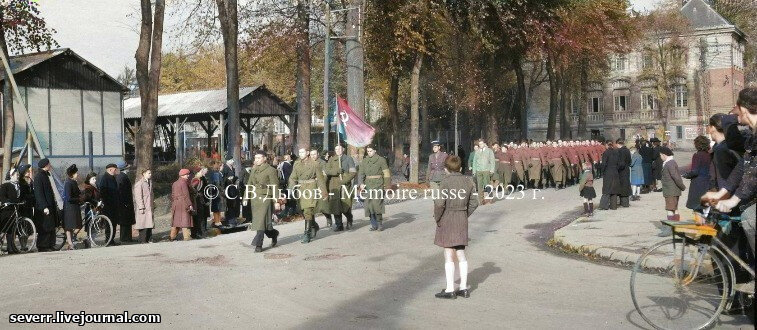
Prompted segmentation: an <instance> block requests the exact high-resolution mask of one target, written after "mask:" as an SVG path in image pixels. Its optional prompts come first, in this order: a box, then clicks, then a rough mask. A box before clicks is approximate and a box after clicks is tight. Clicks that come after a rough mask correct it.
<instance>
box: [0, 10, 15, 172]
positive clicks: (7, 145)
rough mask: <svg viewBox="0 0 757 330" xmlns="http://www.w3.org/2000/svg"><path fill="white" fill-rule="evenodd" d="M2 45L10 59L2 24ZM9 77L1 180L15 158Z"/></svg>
mask: <svg viewBox="0 0 757 330" xmlns="http://www.w3.org/2000/svg"><path fill="white" fill-rule="evenodd" d="M3 19H4V14H3V12H2V11H0V22H2V21H3ZM0 47H2V48H3V52H5V56H7V57H8V61H10V54H8V44H7V41H6V40H5V29H4V28H3V27H2V26H0ZM12 88H13V87H12V86H11V84H10V80H9V79H5V81H4V82H3V133H2V135H3V136H2V139H3V167H2V175H0V182H3V181H5V173H8V170H10V167H11V159H12V158H13V133H14V132H15V130H16V119H15V117H14V114H13V90H12Z"/></svg>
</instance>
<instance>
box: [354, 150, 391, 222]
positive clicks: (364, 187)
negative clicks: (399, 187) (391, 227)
mask: <svg viewBox="0 0 757 330" xmlns="http://www.w3.org/2000/svg"><path fill="white" fill-rule="evenodd" d="M365 151H366V154H367V155H366V157H365V158H363V161H362V162H360V167H359V168H358V179H359V180H360V182H362V184H361V185H360V190H361V191H364V192H363V196H365V197H366V198H365V202H364V205H365V216H367V217H369V218H370V220H371V228H370V229H369V230H370V231H376V230H377V231H382V230H384V226H383V214H384V210H385V208H384V190H385V189H391V183H392V176H391V173H390V172H389V166H388V165H387V164H386V159H385V158H384V157H381V156H379V155H377V154H376V149H374V148H373V146H372V145H369V146H366V147H365Z"/></svg>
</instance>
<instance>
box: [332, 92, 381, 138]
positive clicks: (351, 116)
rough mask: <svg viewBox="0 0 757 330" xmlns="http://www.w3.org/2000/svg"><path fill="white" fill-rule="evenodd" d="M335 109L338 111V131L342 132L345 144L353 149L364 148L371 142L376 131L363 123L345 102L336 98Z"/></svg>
mask: <svg viewBox="0 0 757 330" xmlns="http://www.w3.org/2000/svg"><path fill="white" fill-rule="evenodd" d="M336 103H337V109H338V111H339V117H338V118H337V120H338V121H339V126H341V127H340V131H343V132H344V136H345V137H344V140H345V141H346V142H347V144H349V145H351V146H355V147H358V148H360V147H365V146H367V145H368V144H370V143H371V140H373V135H374V134H375V133H376V130H375V129H374V128H373V127H371V125H368V124H367V123H366V122H364V121H363V119H362V118H360V116H358V114H356V113H355V111H353V110H352V108H350V105H349V104H347V100H345V99H343V98H341V97H338V96H337V99H336Z"/></svg>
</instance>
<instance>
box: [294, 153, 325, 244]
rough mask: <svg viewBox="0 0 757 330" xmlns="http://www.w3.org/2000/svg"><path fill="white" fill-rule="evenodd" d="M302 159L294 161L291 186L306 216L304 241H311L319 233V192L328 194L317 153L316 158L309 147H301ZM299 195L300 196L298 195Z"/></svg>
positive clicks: (322, 196)
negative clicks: (316, 218) (309, 150)
mask: <svg viewBox="0 0 757 330" xmlns="http://www.w3.org/2000/svg"><path fill="white" fill-rule="evenodd" d="M299 156H300V159H299V160H297V161H295V162H294V169H292V175H290V176H289V187H292V188H293V190H296V192H295V194H296V195H295V197H296V198H297V199H298V201H299V203H300V210H302V215H303V217H305V232H304V233H303V235H302V243H310V241H311V240H312V239H313V238H315V235H316V234H318V229H320V228H319V227H318V223H317V222H315V212H316V211H317V209H316V207H317V206H318V197H319V196H318V192H317V191H319V190H320V193H321V194H322V195H321V196H320V197H321V198H326V196H328V195H327V194H326V193H325V191H326V189H325V188H323V187H324V186H325V181H324V177H323V170H322V169H321V164H319V163H318V159H317V157H318V156H317V153H316V158H315V159H313V158H311V157H310V155H309V152H308V149H305V148H301V149H300V150H299ZM298 195H299V196H298Z"/></svg>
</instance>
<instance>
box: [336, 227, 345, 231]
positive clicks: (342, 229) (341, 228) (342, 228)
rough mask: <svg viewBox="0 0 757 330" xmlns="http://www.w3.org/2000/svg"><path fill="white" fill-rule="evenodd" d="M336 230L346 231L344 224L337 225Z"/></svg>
mask: <svg viewBox="0 0 757 330" xmlns="http://www.w3.org/2000/svg"><path fill="white" fill-rule="evenodd" d="M334 231H344V226H336V228H334Z"/></svg>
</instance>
